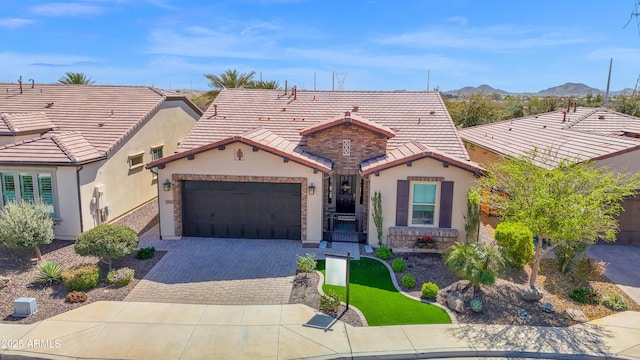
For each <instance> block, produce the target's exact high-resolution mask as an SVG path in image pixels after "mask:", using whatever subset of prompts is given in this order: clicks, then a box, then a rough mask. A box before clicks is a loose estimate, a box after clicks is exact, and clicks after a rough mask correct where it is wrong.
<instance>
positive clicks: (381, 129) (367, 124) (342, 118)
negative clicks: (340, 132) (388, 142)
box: [300, 111, 396, 138]
mask: <svg viewBox="0 0 640 360" xmlns="http://www.w3.org/2000/svg"><path fill="white" fill-rule="evenodd" d="M344 123H353V124H357V125H358V126H361V127H363V128H365V129H369V130H371V131H373V132H375V133H378V134H381V135H384V136H386V137H387V138H392V137H394V136H396V133H395V132H394V131H393V130H391V129H390V128H388V127H386V126H384V125H380V124H376V123H374V122H373V121H369V120H368V119H365V118H363V117H362V116H358V115H357V114H352V113H351V112H349V111H347V112H345V113H344V114H342V115H337V116H334V117H333V118H330V119H327V120H325V121H320V122H319V123H317V124H313V125H311V126H309V127H308V128H306V129H303V130H302V131H300V135H301V136H307V135H310V134H313V133H315V132H318V131H321V130H324V129H328V128H331V127H334V126H337V125H340V124H344Z"/></svg>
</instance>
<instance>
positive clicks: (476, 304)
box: [469, 298, 484, 313]
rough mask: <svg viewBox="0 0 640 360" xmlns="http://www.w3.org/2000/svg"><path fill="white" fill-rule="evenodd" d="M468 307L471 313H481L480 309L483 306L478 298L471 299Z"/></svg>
mask: <svg viewBox="0 0 640 360" xmlns="http://www.w3.org/2000/svg"><path fill="white" fill-rule="evenodd" d="M469 307H471V310H473V312H477V313H478V312H481V311H482V308H483V307H484V304H482V300H480V299H478V298H473V299H471V301H470V302H469Z"/></svg>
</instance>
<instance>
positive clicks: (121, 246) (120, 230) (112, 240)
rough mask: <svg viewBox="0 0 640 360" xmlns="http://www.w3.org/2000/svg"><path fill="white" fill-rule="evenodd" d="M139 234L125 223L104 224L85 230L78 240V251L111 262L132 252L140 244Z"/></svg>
mask: <svg viewBox="0 0 640 360" xmlns="http://www.w3.org/2000/svg"><path fill="white" fill-rule="evenodd" d="M138 242H139V239H138V234H136V232H135V231H133V230H131V229H129V228H128V227H126V226H124V225H117V224H104V225H99V226H96V227H94V228H93V229H91V230H88V231H85V232H83V233H82V234H80V235H79V236H78V240H76V245H75V250H76V253H78V254H79V255H82V256H96V257H99V258H100V259H101V260H102V261H104V262H106V263H107V264H109V270H111V260H113V259H117V258H119V257H121V256H124V255H126V254H128V253H130V252H131V251H132V250H133V249H135V248H136V246H138Z"/></svg>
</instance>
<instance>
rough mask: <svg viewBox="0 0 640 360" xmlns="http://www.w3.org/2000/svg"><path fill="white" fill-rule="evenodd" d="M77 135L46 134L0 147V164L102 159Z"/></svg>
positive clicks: (55, 162) (64, 162)
mask: <svg viewBox="0 0 640 360" xmlns="http://www.w3.org/2000/svg"><path fill="white" fill-rule="evenodd" d="M103 157H104V155H103V154H101V153H99V152H98V151H97V150H96V149H95V148H94V147H93V146H91V144H89V142H88V141H87V140H86V139H85V138H84V137H83V136H82V135H81V134H79V133H77V132H73V131H66V132H57V131H54V132H49V133H47V134H44V135H41V136H38V137H35V138H32V139H29V140H25V141H22V142H18V143H16V144H8V145H5V146H2V147H0V162H19V163H21V164H29V163H34V164H42V163H47V164H60V165H63V164H68V163H82V162H86V161H89V160H95V159H99V158H103Z"/></svg>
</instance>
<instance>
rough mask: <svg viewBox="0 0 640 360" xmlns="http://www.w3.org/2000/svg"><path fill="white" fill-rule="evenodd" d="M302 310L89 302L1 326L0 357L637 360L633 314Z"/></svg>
mask: <svg viewBox="0 0 640 360" xmlns="http://www.w3.org/2000/svg"><path fill="white" fill-rule="evenodd" d="M315 314H316V312H315V310H313V309H311V308H309V307H306V306H304V305H252V306H249V305H189V304H168V303H139V302H124V301H123V302H96V303H92V304H89V305H87V306H84V307H81V308H78V309H75V310H72V311H69V312H67V313H64V314H60V315H58V316H55V317H52V318H50V319H47V320H44V321H41V322H39V323H36V324H32V325H6V324H1V325H0V340H2V341H3V342H2V344H0V346H1V347H0V359H2V360H5V359H25V358H29V359H33V358H36V359H87V358H90V359H232V358H233V359H258V358H259V359H296V358H298V359H299V358H314V359H317V358H320V359H333V358H358V357H362V358H365V357H374V356H375V357H383V358H443V357H449V358H451V357H466V358H468V357H476V358H478V357H494V358H495V357H528V358H547V359H549V358H552V359H557V358H562V359H567V358H569V359H589V358H603V359H604V358H607V359H640V313H638V312H624V313H620V314H617V315H614V316H610V317H608V318H604V319H600V320H598V321H593V322H590V323H587V324H581V325H576V326H573V327H569V328H547V327H528V326H502V325H491V326H488V325H467V324H454V325H404V326H380V327H358V328H356V327H352V326H349V325H347V324H344V323H342V322H337V323H336V324H334V326H333V327H332V329H331V330H330V331H323V330H319V329H314V328H309V327H304V326H302V324H304V323H305V322H307V321H308V320H309V319H310V318H311V317H313V316H314V315H315Z"/></svg>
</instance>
